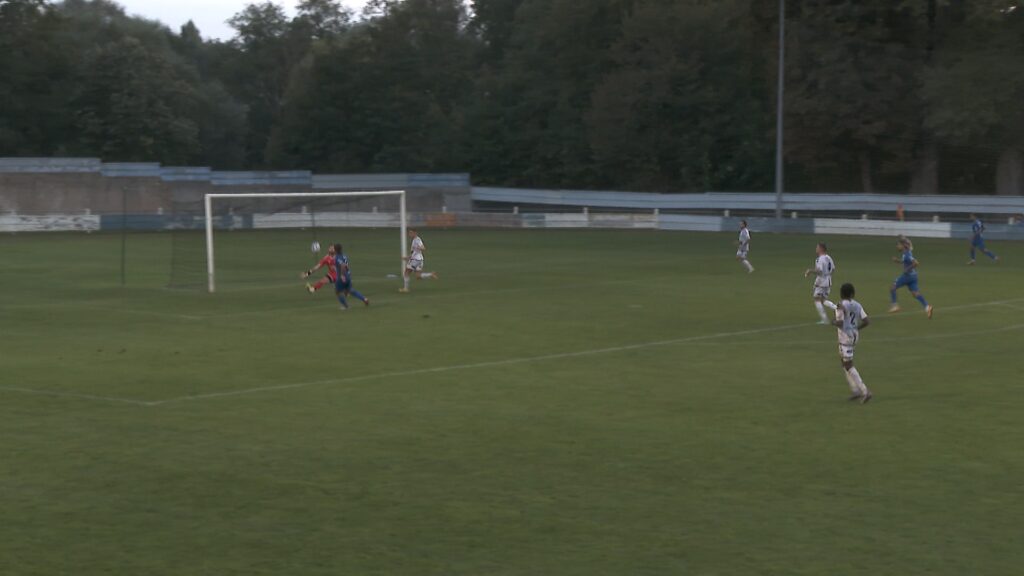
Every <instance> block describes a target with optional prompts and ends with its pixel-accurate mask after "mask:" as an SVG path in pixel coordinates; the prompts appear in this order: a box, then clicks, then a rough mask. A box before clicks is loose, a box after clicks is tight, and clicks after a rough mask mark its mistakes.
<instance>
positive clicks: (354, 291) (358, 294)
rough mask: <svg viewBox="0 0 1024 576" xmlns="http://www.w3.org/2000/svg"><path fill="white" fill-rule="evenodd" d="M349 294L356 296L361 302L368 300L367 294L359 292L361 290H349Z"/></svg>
mask: <svg viewBox="0 0 1024 576" xmlns="http://www.w3.org/2000/svg"><path fill="white" fill-rule="evenodd" d="M349 294H351V295H353V296H355V297H356V298H358V299H359V301H360V302H366V296H363V295H362V294H360V293H359V290H349Z"/></svg>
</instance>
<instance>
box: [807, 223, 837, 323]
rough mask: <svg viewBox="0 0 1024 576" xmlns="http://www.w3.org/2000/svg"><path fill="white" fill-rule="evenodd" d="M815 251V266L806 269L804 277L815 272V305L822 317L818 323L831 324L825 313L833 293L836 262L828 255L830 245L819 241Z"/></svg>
mask: <svg viewBox="0 0 1024 576" xmlns="http://www.w3.org/2000/svg"><path fill="white" fill-rule="evenodd" d="M815 253H816V254H817V256H816V257H815V259H814V268H808V269H807V270H805V271H804V278H807V277H808V276H810V275H811V274H814V276H815V277H814V296H813V298H814V307H815V308H816V309H817V310H818V316H819V317H820V318H821V321H820V322H818V324H829V323H830V322H829V321H828V315H826V314H825V301H826V300H828V296H829V294H831V293H832V273H833V272H835V270H836V263H835V262H834V261H833V260H832V257H831V256H829V255H828V246H827V245H826V244H825V243H824V242H818V246H817V247H816V248H815Z"/></svg>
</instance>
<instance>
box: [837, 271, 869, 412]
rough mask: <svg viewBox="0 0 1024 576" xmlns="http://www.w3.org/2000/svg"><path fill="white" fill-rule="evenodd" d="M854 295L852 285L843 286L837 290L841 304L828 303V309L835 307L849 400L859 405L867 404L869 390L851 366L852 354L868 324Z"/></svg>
mask: <svg viewBox="0 0 1024 576" xmlns="http://www.w3.org/2000/svg"><path fill="white" fill-rule="evenodd" d="M854 294H855V291H854V288H853V284H843V286H842V287H841V288H840V289H839V295H840V296H841V297H842V299H843V300H842V302H840V303H839V304H838V305H835V304H832V303H831V302H829V304H831V306H829V307H830V308H831V307H832V306H835V310H836V319H835V322H833V325H834V326H835V327H836V329H837V332H838V333H839V360H840V361H841V362H842V364H843V370H845V371H846V383H847V384H849V386H850V392H851V395H850V400H851V401H854V400H859V401H860V403H861V404H867V403H868V401H870V400H871V398H872V394H871V390H869V389H868V387H867V386H866V385H865V384H864V380H862V379H861V377H860V372H857V369H856V368H855V367H854V366H853V353H854V351H855V350H856V348H857V342H858V341H859V340H860V331H861V330H863V329H864V328H867V326H868V324H869V323H870V322H869V321H868V313H867V312H865V311H864V307H863V306H861V305H860V302H857V301H856V300H854V299H853V296H854Z"/></svg>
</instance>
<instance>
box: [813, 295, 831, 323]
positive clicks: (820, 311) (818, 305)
mask: <svg viewBox="0 0 1024 576" xmlns="http://www.w3.org/2000/svg"><path fill="white" fill-rule="evenodd" d="M814 307H815V308H817V309H818V316H821V321H822V322H828V316H826V315H825V305H824V304H822V303H821V302H818V301H817V300H815V301H814Z"/></svg>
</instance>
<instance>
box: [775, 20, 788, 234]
mask: <svg viewBox="0 0 1024 576" xmlns="http://www.w3.org/2000/svg"><path fill="white" fill-rule="evenodd" d="M785 78H786V0H779V78H778V82H779V90H778V95H777V102H776V106H777V108H776V111H775V217H776V218H782V188H783V182H784V180H783V166H782V162H783V154H782V149H783V136H782V131H783V128H784V122H783V114H784V112H785V105H784V104H783V97H784V96H785V95H786V80H785Z"/></svg>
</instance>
